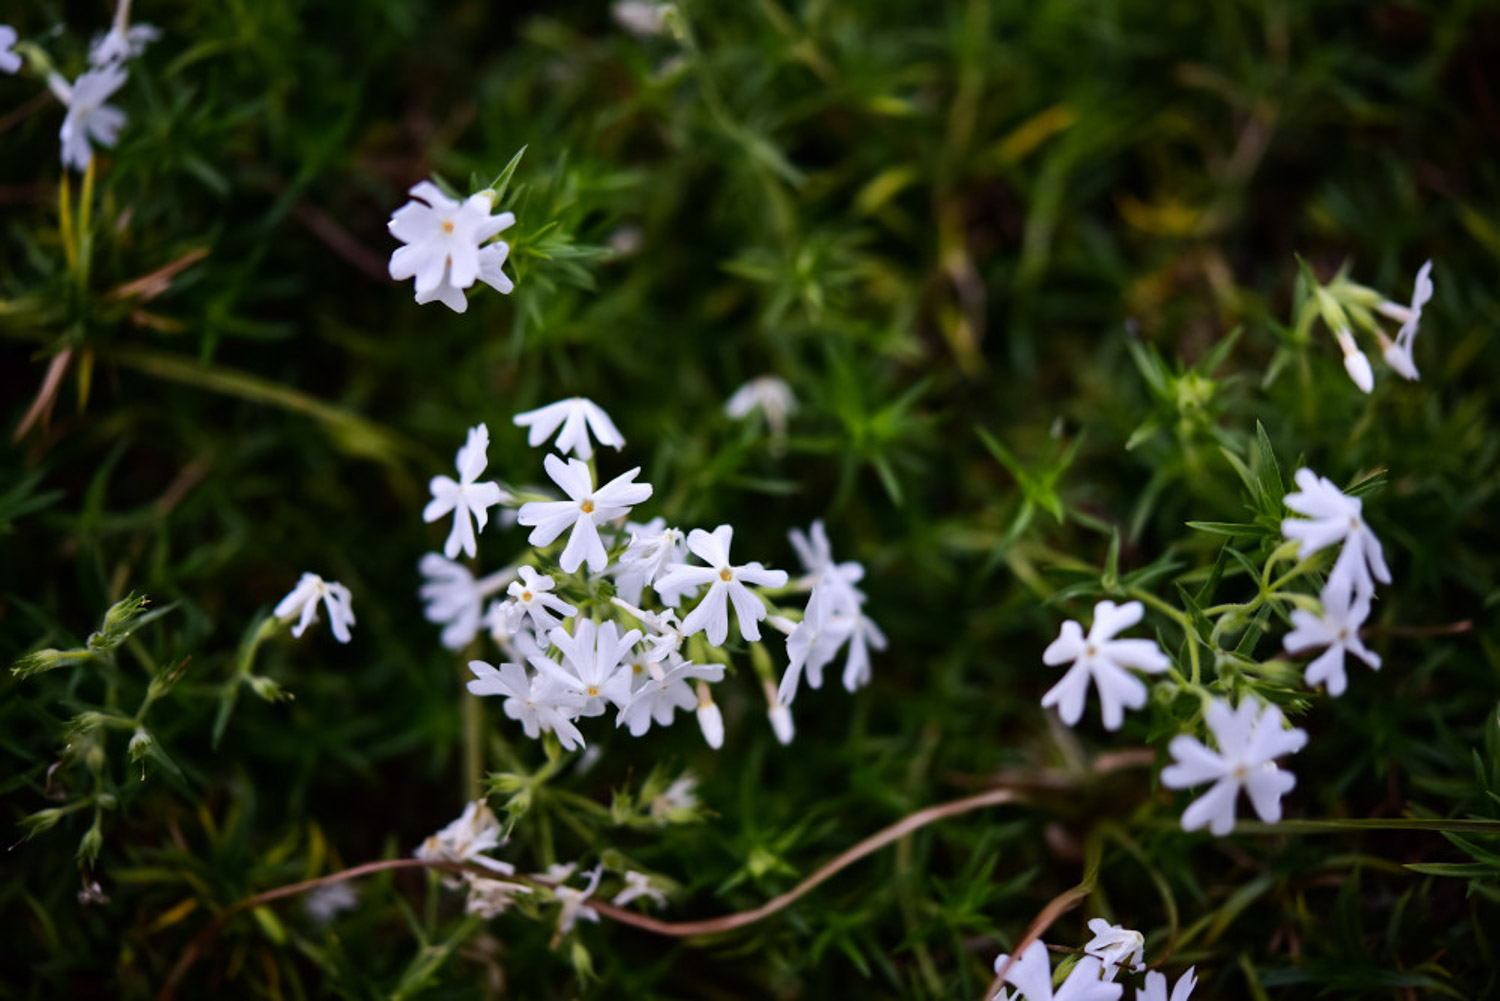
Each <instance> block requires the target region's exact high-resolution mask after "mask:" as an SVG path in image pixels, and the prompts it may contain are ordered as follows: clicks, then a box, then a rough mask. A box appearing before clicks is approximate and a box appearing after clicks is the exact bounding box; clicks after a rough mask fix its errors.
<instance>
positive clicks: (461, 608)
mask: <svg viewBox="0 0 1500 1001" xmlns="http://www.w3.org/2000/svg"><path fill="white" fill-rule="evenodd" d="M417 569H418V570H420V571H421V572H422V577H423V578H424V579H423V582H422V586H421V588H419V589H418V591H417V594H418V596H419V597H421V599H422V600H423V601H425V602H426V603H427V607H426V608H425V609H423V614H424V615H425V616H426V617H427V621H428V622H431V623H434V624H436V625H440V626H442V627H443V635H442V643H443V646H445V647H447V648H448V649H449V650H462V649H463V648H464V647H466V646H468V645H469V642H470V641H471V640H473V639H474V637H475V635H477V634H478V632H479V626H480V624H481V621H482V619H481V615H480V609H481V607H482V606H483V604H484V599H485V598H487V597H489V596H490V595H491V594H494V593H495V592H496V591H497V590H499V589H500V588H502V587H504V586H505V585H506V584H508V583H509V582H510V580H511V578H513V577H514V576H515V574H514V572H512V571H509V570H501V571H500V572H498V573H494V574H491V575H490V576H488V577H485V578H484V579H483V580H478V581H476V580H475V579H474V575H473V574H471V573H470V572H469V570H468V568H467V567H465V566H464V565H463V564H462V563H456V562H454V561H453V560H450V559H447V558H445V557H442V556H439V555H438V554H437V553H428V554H427V555H426V556H423V557H422V561H421V562H420V563H419V564H417Z"/></svg>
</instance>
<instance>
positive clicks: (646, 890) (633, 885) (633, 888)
mask: <svg viewBox="0 0 1500 1001" xmlns="http://www.w3.org/2000/svg"><path fill="white" fill-rule="evenodd" d="M641 897H645V898H646V899H647V900H650V901H651V902H653V903H655V904H656V905H657V906H659V907H665V906H667V895H666V894H665V893H663V892H661V891H660V890H658V889H657V888H656V887H654V886H652V885H651V877H650V876H647V875H646V874H645V873H644V872H633V871H630V872H626V873H625V889H623V890H621V891H620V892H619V893H617V894H615V896H614V899H613V900H611V901H610V903H612V904H614V905H615V906H616V907H624V906H625V905H626V904H628V903H630V902H631V901H632V900H639V899H640V898H641Z"/></svg>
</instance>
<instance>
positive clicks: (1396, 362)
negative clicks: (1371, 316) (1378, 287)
mask: <svg viewBox="0 0 1500 1001" xmlns="http://www.w3.org/2000/svg"><path fill="white" fill-rule="evenodd" d="M1431 298H1432V262H1431V261H1427V262H1426V263H1425V264H1423V265H1422V267H1421V269H1420V270H1419V271H1418V272H1417V280H1416V282H1415V283H1414V284H1413V286H1412V293H1411V305H1410V306H1409V307H1408V306H1401V305H1398V304H1396V303H1394V302H1382V303H1381V304H1380V305H1378V306H1376V307H1375V308H1376V309H1378V310H1380V311H1381V312H1382V313H1384V314H1385V315H1386V316H1389V317H1390V318H1391V319H1393V320H1395V321H1396V322H1398V323H1400V324H1401V329H1400V330H1399V331H1397V332H1396V339H1395V340H1394V341H1391V342H1389V343H1387V344H1386V345H1385V362H1386V364H1387V365H1389V366H1390V367H1391V368H1393V369H1395V370H1396V372H1397V373H1398V374H1400V375H1401V376H1402V377H1403V378H1406V379H1411V380H1412V381H1416V380H1417V379H1418V378H1420V374H1419V373H1418V372H1417V363H1416V359H1415V358H1413V357H1412V342H1413V341H1415V340H1416V339H1417V326H1418V324H1420V323H1421V322H1422V307H1423V306H1425V305H1427V301H1428V300H1429V299H1431Z"/></svg>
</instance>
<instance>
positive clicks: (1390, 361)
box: [1299, 261, 1432, 393]
mask: <svg viewBox="0 0 1500 1001" xmlns="http://www.w3.org/2000/svg"><path fill="white" fill-rule="evenodd" d="M1431 298H1432V262H1431V261H1427V262H1425V263H1423V265H1422V267H1421V268H1420V269H1419V270H1418V271H1417V277H1416V281H1415V282H1414V283H1413V286H1412V295H1411V304H1410V305H1409V306H1403V305H1401V304H1400V303H1398V302H1392V301H1391V300H1390V299H1387V298H1386V297H1385V296H1383V295H1381V294H1380V293H1378V292H1376V291H1375V290H1374V289H1371V288H1367V287H1365V286H1363V285H1359V284H1356V283H1354V282H1351V281H1349V280H1348V278H1346V277H1345V275H1344V272H1343V271H1340V272H1339V274H1338V275H1337V276H1336V277H1335V278H1334V280H1333V281H1332V282H1330V283H1329V284H1328V285H1326V286H1324V285H1320V286H1317V287H1316V288H1314V289H1313V294H1312V298H1311V299H1310V300H1309V301H1308V303H1307V306H1306V307H1305V309H1304V311H1303V315H1302V319H1301V320H1300V321H1299V326H1306V325H1307V324H1309V323H1311V322H1312V319H1313V317H1314V316H1318V317H1321V318H1322V320H1323V322H1324V323H1325V324H1327V326H1328V329H1329V330H1331V331H1332V332H1333V338H1334V340H1335V341H1337V342H1338V345H1339V350H1340V351H1342V352H1343V355H1344V370H1345V371H1347V372H1348V373H1349V378H1350V379H1352V380H1353V381H1354V384H1355V385H1356V386H1358V387H1359V388H1360V389H1361V390H1362V391H1364V392H1366V393H1368V392H1370V391H1372V390H1373V389H1374V388H1375V373H1374V371H1373V370H1372V369H1371V368H1370V359H1369V358H1367V357H1366V356H1365V353H1364V352H1363V351H1361V350H1360V348H1359V345H1358V344H1357V343H1356V341H1355V339H1354V333H1353V330H1354V329H1355V328H1358V329H1361V330H1364V331H1365V332H1366V333H1368V334H1369V335H1370V336H1371V337H1373V338H1374V339H1375V342H1376V343H1377V344H1378V345H1379V346H1380V353H1381V357H1383V358H1384V359H1385V363H1386V364H1387V365H1389V366H1390V367H1391V369H1392V370H1393V371H1394V372H1395V373H1396V374H1397V375H1399V376H1401V377H1402V378H1403V379H1408V380H1411V381H1413V382H1414V381H1416V380H1417V379H1419V378H1420V377H1421V376H1420V373H1419V372H1418V371H1417V362H1416V358H1415V356H1414V355H1413V353H1412V348H1413V344H1414V342H1415V341H1416V339H1417V328H1418V326H1419V325H1420V324H1421V322H1422V307H1424V306H1425V305H1427V302H1428V301H1429V300H1430V299H1431ZM1377 313H1378V314H1379V315H1381V316H1383V317H1385V318H1386V319H1389V320H1393V321H1395V322H1396V323H1397V324H1399V325H1400V326H1399V328H1398V329H1397V331H1396V336H1395V337H1391V336H1390V335H1389V334H1387V333H1386V331H1385V330H1384V329H1383V328H1382V327H1381V325H1380V323H1379V321H1378V320H1377V319H1376V314H1377Z"/></svg>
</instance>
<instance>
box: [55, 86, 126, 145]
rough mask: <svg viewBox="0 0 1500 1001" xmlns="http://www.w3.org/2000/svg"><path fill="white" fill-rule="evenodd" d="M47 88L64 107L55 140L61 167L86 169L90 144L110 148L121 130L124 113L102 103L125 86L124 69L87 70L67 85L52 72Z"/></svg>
mask: <svg viewBox="0 0 1500 1001" xmlns="http://www.w3.org/2000/svg"><path fill="white" fill-rule="evenodd" d="M47 85H48V86H49V87H51V88H52V93H53V94H55V95H57V99H58V100H60V101H62V103H63V104H66V105H67V106H68V113H67V115H66V116H65V117H64V118H63V123H62V129H61V130H59V132H58V138H59V139H61V140H62V162H63V166H64V167H72V168H74V169H75V170H80V171H81V170H87V169H88V165H89V161H90V160H92V159H93V158H94V149H93V147H92V146H91V145H90V141H92V142H96V143H98V144H99V145H101V146H113V145H114V144H115V140H116V139H118V138H119V135H120V130H121V129H122V128H124V127H125V112H123V111H121V110H120V109H119V108H117V107H115V106H114V105H112V104H105V103H104V102H105V101H107V100H108V99H109V98H110V96H111V95H112V94H114V92H115V91H117V90H119V89H120V88H121V87H122V86H124V85H125V70H124V69H123V68H121V67H119V66H107V67H104V68H102V69H94V70H89V71H88V72H87V73H84V74H83V75H82V76H80V77H79V78H78V79H77V80H75V81H74V82H73V84H72V85H71V86H69V84H68V82H67V81H66V80H64V79H63V78H62V77H60V76H58V75H57V74H56V73H53V74H52V75H51V76H49V77H48V78H47Z"/></svg>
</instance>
